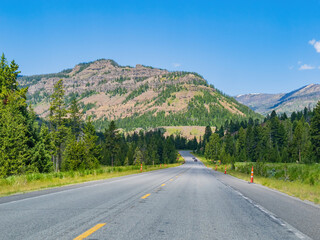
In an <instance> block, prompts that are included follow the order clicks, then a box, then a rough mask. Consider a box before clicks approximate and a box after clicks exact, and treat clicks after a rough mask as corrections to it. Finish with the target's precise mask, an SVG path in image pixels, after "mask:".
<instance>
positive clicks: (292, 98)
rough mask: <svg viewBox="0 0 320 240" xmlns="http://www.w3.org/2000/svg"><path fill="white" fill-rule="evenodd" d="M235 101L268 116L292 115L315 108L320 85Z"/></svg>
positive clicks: (319, 95)
mask: <svg viewBox="0 0 320 240" xmlns="http://www.w3.org/2000/svg"><path fill="white" fill-rule="evenodd" d="M235 99H236V100H237V101H239V102H240V103H242V104H244V105H247V106H248V107H250V108H251V109H252V110H254V111H256V112H258V113H261V114H263V115H267V114H269V113H271V112H272V111H273V110H275V111H276V112H277V113H287V114H291V113H292V112H294V111H301V110H303V109H304V108H305V107H307V108H311V109H312V108H314V107H315V106H316V104H317V102H318V101H319V100H320V84H310V85H307V86H304V87H301V88H299V89H296V90H294V91H291V92H289V93H279V94H264V93H253V94H244V95H239V96H236V97H235Z"/></svg>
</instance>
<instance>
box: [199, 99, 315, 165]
mask: <svg viewBox="0 0 320 240" xmlns="http://www.w3.org/2000/svg"><path fill="white" fill-rule="evenodd" d="M196 151H197V152H198V153H200V154H203V155H204V156H205V157H206V158H207V159H211V160H216V161H217V160H221V161H223V162H224V163H231V164H234V163H235V162H282V163H307V164H308V163H319V162H320V102H318V104H317V106H316V108H315V109H313V110H310V109H307V108H305V109H304V110H303V111H300V112H293V113H292V114H291V116H290V117H288V116H287V114H285V113H284V114H280V115H277V114H276V112H275V111H273V112H272V113H271V114H270V115H268V116H267V117H266V118H265V119H264V121H263V122H260V121H259V120H253V119H252V118H250V119H249V121H248V122H247V121H242V122H232V121H231V122H230V121H226V123H225V124H224V126H221V127H220V128H219V129H218V128H217V129H216V131H215V132H214V133H212V131H211V128H210V127H207V128H206V133H205V135H204V136H203V139H202V141H200V143H199V144H198V148H197V150H196Z"/></svg>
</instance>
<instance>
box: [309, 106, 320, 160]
mask: <svg viewBox="0 0 320 240" xmlns="http://www.w3.org/2000/svg"><path fill="white" fill-rule="evenodd" d="M310 132H311V142H312V146H313V150H314V154H315V156H316V161H317V162H320V101H319V102H318V104H317V106H316V107H315V109H314V110H313V117H312V118H311V126H310Z"/></svg>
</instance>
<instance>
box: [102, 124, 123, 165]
mask: <svg viewBox="0 0 320 240" xmlns="http://www.w3.org/2000/svg"><path fill="white" fill-rule="evenodd" d="M105 138H106V140H105V146H106V150H107V154H108V155H109V156H110V160H111V166H113V164H114V160H115V156H116V154H117V153H118V152H119V151H120V145H119V140H120V136H119V133H118V130H117V127H116V125H115V123H114V121H111V122H110V125H109V128H108V129H106V130H105Z"/></svg>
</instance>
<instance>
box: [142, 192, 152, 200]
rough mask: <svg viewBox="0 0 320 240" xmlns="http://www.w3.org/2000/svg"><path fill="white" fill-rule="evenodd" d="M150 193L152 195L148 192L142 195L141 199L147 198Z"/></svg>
mask: <svg viewBox="0 0 320 240" xmlns="http://www.w3.org/2000/svg"><path fill="white" fill-rule="evenodd" d="M150 195H151V194H150V193H148V194H146V195H144V196H143V197H141V199H146V198H147V197H149V196H150Z"/></svg>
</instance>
